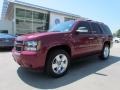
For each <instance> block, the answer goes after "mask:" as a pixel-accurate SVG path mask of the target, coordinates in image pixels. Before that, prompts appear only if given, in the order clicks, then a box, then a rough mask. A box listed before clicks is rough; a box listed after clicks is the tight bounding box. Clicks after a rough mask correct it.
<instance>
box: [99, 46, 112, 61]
mask: <svg viewBox="0 0 120 90" xmlns="http://www.w3.org/2000/svg"><path fill="white" fill-rule="evenodd" d="M109 55H110V46H109V45H107V44H105V45H104V47H103V50H102V52H101V55H100V59H101V60H106V59H108V58H109Z"/></svg>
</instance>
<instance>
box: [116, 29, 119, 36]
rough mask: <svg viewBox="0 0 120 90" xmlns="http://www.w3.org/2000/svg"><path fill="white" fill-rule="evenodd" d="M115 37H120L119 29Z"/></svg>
mask: <svg viewBox="0 0 120 90" xmlns="http://www.w3.org/2000/svg"><path fill="white" fill-rule="evenodd" d="M116 35H117V37H120V29H119V30H118V31H117V32H116Z"/></svg>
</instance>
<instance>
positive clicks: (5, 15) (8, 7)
mask: <svg viewBox="0 0 120 90" xmlns="http://www.w3.org/2000/svg"><path fill="white" fill-rule="evenodd" d="M1 19H2V20H1V21H0V32H8V33H10V34H25V33H31V32H42V31H45V30H48V29H49V28H51V27H53V26H54V25H55V24H58V23H61V22H64V21H68V20H77V19H84V18H83V17H80V16H79V15H74V14H71V13H66V12H62V11H58V10H54V9H50V8H45V7H41V6H37V5H33V4H29V3H25V2H21V1H15V0H9V1H8V0H4V3H3V9H2V13H1Z"/></svg>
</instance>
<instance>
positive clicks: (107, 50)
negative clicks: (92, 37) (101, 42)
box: [104, 46, 110, 58]
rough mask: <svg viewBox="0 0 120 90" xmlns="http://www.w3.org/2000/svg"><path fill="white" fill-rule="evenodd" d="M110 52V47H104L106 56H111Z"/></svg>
mask: <svg viewBox="0 0 120 90" xmlns="http://www.w3.org/2000/svg"><path fill="white" fill-rule="evenodd" d="M109 52H110V50H109V47H108V46H106V47H105V48H104V57H105V58H107V57H108V56H109Z"/></svg>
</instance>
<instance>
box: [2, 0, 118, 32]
mask: <svg viewBox="0 0 120 90" xmlns="http://www.w3.org/2000/svg"><path fill="white" fill-rule="evenodd" d="M19 1H23V2H27V3H31V4H35V5H39V6H43V7H48V8H51V9H55V10H60V11H64V12H68V13H73V14H77V15H80V16H82V17H85V18H89V19H91V20H95V21H100V22H104V23H105V24H107V25H108V26H109V27H110V28H111V30H112V32H116V31H117V30H118V29H120V0H19ZM2 4H3V0H0V15H1V10H2Z"/></svg>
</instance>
